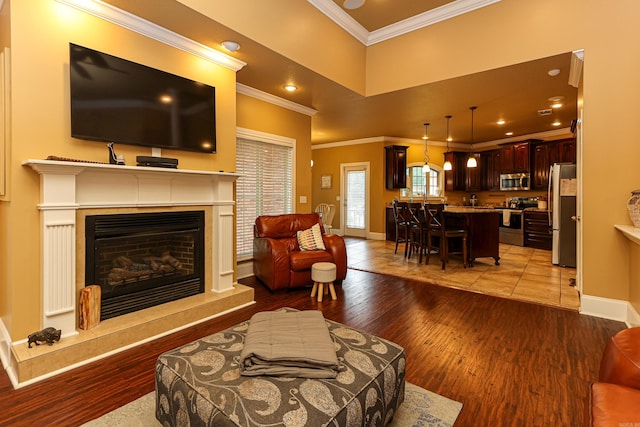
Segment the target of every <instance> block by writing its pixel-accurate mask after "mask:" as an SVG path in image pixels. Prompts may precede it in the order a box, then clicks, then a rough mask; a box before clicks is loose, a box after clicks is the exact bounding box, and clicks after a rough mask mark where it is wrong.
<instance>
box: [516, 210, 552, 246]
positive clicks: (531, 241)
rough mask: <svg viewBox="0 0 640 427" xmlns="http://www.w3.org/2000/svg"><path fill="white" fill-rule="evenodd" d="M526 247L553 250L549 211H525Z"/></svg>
mask: <svg viewBox="0 0 640 427" xmlns="http://www.w3.org/2000/svg"><path fill="white" fill-rule="evenodd" d="M523 227H524V245H525V246H528V247H531V248H537V249H546V250H548V251H550V250H551V245H552V243H553V242H552V239H553V236H552V233H551V226H550V225H549V213H548V212H547V211H528V210H525V211H524V225H523Z"/></svg>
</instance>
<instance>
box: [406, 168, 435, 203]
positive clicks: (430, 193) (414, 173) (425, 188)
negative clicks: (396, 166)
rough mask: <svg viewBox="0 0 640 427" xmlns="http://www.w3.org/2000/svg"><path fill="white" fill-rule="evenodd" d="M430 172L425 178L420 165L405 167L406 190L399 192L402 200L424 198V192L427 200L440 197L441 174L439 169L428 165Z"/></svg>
mask: <svg viewBox="0 0 640 427" xmlns="http://www.w3.org/2000/svg"><path fill="white" fill-rule="evenodd" d="M429 167H430V168H431V170H430V171H429V176H428V178H427V176H426V174H425V172H424V171H423V169H422V163H420V164H417V163H416V164H411V165H409V166H408V167H407V188H405V189H403V190H402V191H401V197H403V198H413V197H417V198H424V195H425V192H426V194H427V198H430V197H442V195H443V190H442V188H443V185H442V177H443V173H442V171H441V170H440V168H438V167H435V166H431V165H429Z"/></svg>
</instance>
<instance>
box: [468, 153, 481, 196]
mask: <svg viewBox="0 0 640 427" xmlns="http://www.w3.org/2000/svg"><path fill="white" fill-rule="evenodd" d="M469 156H473V157H475V158H476V162H477V165H478V166H476V167H475V168H468V167H467V160H468V159H469ZM464 168H465V169H466V174H467V180H466V186H465V190H466V191H480V190H481V189H482V175H481V171H482V164H481V162H480V155H479V154H478V153H474V154H467V155H466V156H465V160H464Z"/></svg>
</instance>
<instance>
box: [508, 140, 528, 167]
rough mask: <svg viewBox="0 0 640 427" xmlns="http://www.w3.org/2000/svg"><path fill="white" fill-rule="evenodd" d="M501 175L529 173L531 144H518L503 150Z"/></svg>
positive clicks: (510, 145)
mask: <svg viewBox="0 0 640 427" xmlns="http://www.w3.org/2000/svg"><path fill="white" fill-rule="evenodd" d="M501 154H502V160H501V165H502V167H501V173H518V172H529V169H530V164H529V142H528V141H526V142H517V143H515V144H509V145H505V146H503V147H502V148H501Z"/></svg>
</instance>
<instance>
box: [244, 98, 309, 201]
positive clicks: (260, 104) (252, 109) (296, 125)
mask: <svg viewBox="0 0 640 427" xmlns="http://www.w3.org/2000/svg"><path fill="white" fill-rule="evenodd" d="M237 109H238V113H237V117H238V119H237V120H238V126H239V127H242V128H247V129H251V130H256V131H260V132H266V133H270V134H273V135H278V136H284V137H287V138H293V139H295V140H296V144H295V153H296V158H295V165H294V167H295V189H294V191H295V196H296V197H295V199H296V200H295V203H294V212H297V213H309V212H311V211H313V207H314V205H312V203H311V202H312V197H311V167H310V165H311V148H310V147H311V117H309V116H307V115H304V114H301V113H297V112H295V111H292V110H288V109H286V108H282V107H278V106H276V105H273V104H269V103H267V102H264V101H260V100H258V99H255V98H252V97H249V96H246V95H241V94H238V100H237ZM300 196H306V197H307V203H300Z"/></svg>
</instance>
